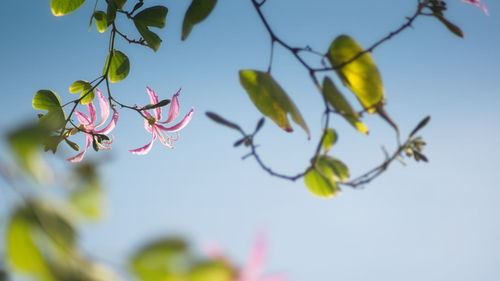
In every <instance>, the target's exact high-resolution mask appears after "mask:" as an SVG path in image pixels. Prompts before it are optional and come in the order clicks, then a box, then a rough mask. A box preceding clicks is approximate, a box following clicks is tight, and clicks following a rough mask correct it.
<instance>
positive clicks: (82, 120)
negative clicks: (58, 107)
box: [75, 110, 91, 126]
mask: <svg viewBox="0 0 500 281" xmlns="http://www.w3.org/2000/svg"><path fill="white" fill-rule="evenodd" d="M75 114H76V118H77V119H78V122H80V124H83V125H85V126H88V125H90V124H91V122H90V118H89V117H88V116H87V114H85V113H83V112H81V111H78V110H75Z"/></svg>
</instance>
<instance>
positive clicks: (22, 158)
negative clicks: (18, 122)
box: [8, 124, 51, 183]
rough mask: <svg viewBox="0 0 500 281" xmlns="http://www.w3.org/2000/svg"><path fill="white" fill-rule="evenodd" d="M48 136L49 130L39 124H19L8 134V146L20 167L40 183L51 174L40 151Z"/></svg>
mask: <svg viewBox="0 0 500 281" xmlns="http://www.w3.org/2000/svg"><path fill="white" fill-rule="evenodd" d="M48 136H49V130H48V129H47V128H45V127H43V126H41V125H39V124H28V125H25V126H21V127H19V128H18V129H16V130H15V131H12V132H10V133H9V134H8V143H9V146H10V148H11V150H12V152H13V153H14V155H15V157H16V159H17V161H18V162H19V164H20V165H21V167H22V168H23V169H24V170H25V171H26V172H27V173H28V174H30V175H31V176H32V177H33V178H34V179H35V180H36V181H38V182H41V183H44V182H47V181H48V180H49V175H50V174H51V171H50V169H49V168H48V166H47V165H46V164H45V162H44V161H43V159H42V157H41V153H40V147H41V145H42V144H43V143H45V141H46V140H47V138H48Z"/></svg>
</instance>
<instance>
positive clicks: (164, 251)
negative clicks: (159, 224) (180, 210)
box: [130, 238, 190, 281]
mask: <svg viewBox="0 0 500 281" xmlns="http://www.w3.org/2000/svg"><path fill="white" fill-rule="evenodd" d="M187 251H188V246H187V244H186V242H184V241H183V240H181V239H177V238H165V239H162V240H159V241H155V242H152V243H150V244H148V245H146V246H145V247H144V248H142V249H140V250H139V251H138V252H137V253H135V254H134V255H133V257H132V259H131V260H130V267H131V269H132V271H133V272H134V273H135V275H136V276H137V277H138V278H139V279H140V280H142V281H164V280H172V281H174V280H183V279H181V278H182V276H184V275H185V274H186V272H187V271H188V269H189V267H190V261H189V256H188V253H187Z"/></svg>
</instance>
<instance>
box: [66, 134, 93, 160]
mask: <svg viewBox="0 0 500 281" xmlns="http://www.w3.org/2000/svg"><path fill="white" fill-rule="evenodd" d="M91 143H92V135H90V134H85V148H84V149H83V151H82V152H80V153H78V154H77V155H75V156H73V157H71V158H67V159H66V160H67V161H69V162H80V161H82V159H83V156H85V153H86V152H87V149H89V146H90V144H91Z"/></svg>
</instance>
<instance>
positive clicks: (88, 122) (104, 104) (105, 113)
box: [66, 89, 118, 162]
mask: <svg viewBox="0 0 500 281" xmlns="http://www.w3.org/2000/svg"><path fill="white" fill-rule="evenodd" d="M96 92H97V98H98V99H99V107H100V111H101V122H99V123H97V124H94V123H95V121H96V119H97V118H96V115H97V114H96V111H95V107H94V103H92V102H91V103H89V104H87V109H88V111H89V114H90V116H88V115H87V114H85V113H83V112H81V111H78V110H75V114H76V117H77V119H78V122H80V129H82V130H84V131H85V133H84V134H85V142H86V143H85V149H84V150H83V151H82V152H80V153H78V154H77V155H75V156H73V157H71V158H68V159H66V160H68V161H69V162H80V161H82V159H83V156H85V153H86V152H87V149H88V148H89V146H90V145H91V144H92V142H93V141H94V138H96V137H95V136H93V135H92V133H93V134H99V135H107V134H109V132H111V131H112V130H113V129H114V128H115V126H116V122H117V121H118V112H117V111H116V110H115V109H114V108H113V117H112V118H111V122H109V124H108V125H107V126H106V127H104V128H103V129H97V128H98V127H100V126H102V125H104V123H105V122H106V120H107V119H108V117H109V104H108V101H107V100H106V99H105V98H104V95H103V94H102V92H101V91H99V89H96ZM87 132H88V133H87ZM96 143H97V144H98V147H99V149H110V147H109V145H110V144H111V143H112V141H111V140H103V141H101V142H97V141H96Z"/></svg>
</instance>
